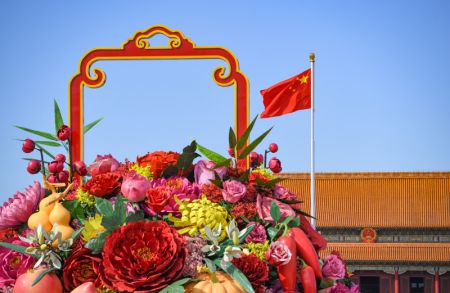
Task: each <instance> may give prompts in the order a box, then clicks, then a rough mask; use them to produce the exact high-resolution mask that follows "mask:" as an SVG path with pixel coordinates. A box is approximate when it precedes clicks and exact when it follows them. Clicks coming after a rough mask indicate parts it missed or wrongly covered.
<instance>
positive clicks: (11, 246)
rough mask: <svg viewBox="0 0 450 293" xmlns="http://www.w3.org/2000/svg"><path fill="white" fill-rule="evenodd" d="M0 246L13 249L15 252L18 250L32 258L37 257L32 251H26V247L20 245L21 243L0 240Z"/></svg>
mask: <svg viewBox="0 0 450 293" xmlns="http://www.w3.org/2000/svg"><path fill="white" fill-rule="evenodd" d="M0 246H3V247H6V248H9V249H12V250H15V251H17V252H20V253H22V254H26V255H30V256H32V257H34V258H39V257H38V256H37V255H34V254H32V253H28V252H27V251H26V249H27V247H25V246H22V245H17V244H12V243H8V242H0Z"/></svg>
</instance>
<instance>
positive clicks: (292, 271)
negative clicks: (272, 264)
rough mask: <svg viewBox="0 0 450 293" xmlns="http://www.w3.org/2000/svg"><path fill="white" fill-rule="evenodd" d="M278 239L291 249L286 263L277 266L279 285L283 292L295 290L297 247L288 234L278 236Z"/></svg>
mask: <svg viewBox="0 0 450 293" xmlns="http://www.w3.org/2000/svg"><path fill="white" fill-rule="evenodd" d="M278 241H279V242H282V243H284V244H285V245H286V246H287V247H288V248H289V250H290V251H291V260H290V261H289V262H288V263H287V264H285V265H279V266H278V267H277V271H278V278H279V279H280V283H281V287H282V288H283V290H284V291H285V292H289V291H295V287H296V283H297V274H296V271H297V249H296V248H295V241H294V239H292V238H291V237H290V236H288V235H286V236H281V237H280V238H278Z"/></svg>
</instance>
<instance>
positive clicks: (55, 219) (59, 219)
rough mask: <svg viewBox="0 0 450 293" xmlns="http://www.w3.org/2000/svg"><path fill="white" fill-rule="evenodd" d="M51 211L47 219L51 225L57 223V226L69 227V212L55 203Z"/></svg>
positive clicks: (58, 203)
mask: <svg viewBox="0 0 450 293" xmlns="http://www.w3.org/2000/svg"><path fill="white" fill-rule="evenodd" d="M54 205H55V206H54V207H53V210H52V211H51V212H50V215H49V216H48V219H49V221H50V223H52V224H53V225H54V224H55V223H57V224H58V225H66V226H67V225H69V223H70V213H69V211H68V210H67V209H66V208H65V207H64V206H63V205H62V204H61V203H60V202H56V203H55V204H54Z"/></svg>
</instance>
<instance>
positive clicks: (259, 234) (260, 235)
mask: <svg viewBox="0 0 450 293" xmlns="http://www.w3.org/2000/svg"><path fill="white" fill-rule="evenodd" d="M251 225H255V227H254V228H253V230H252V232H250V233H249V234H248V235H247V237H245V243H249V242H253V243H264V242H265V241H266V240H267V234H266V229H265V228H264V226H263V225H261V224H259V223H256V222H250V223H248V225H247V227H248V226H251Z"/></svg>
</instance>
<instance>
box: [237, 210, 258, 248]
mask: <svg viewBox="0 0 450 293" xmlns="http://www.w3.org/2000/svg"><path fill="white" fill-rule="evenodd" d="M241 217H243V216H241ZM247 223H248V222H247ZM255 227H256V225H251V226H248V227H246V228H245V229H244V230H245V232H244V233H243V234H241V235H239V243H242V242H243V241H244V239H245V238H247V236H248V234H250V233H251V232H252V231H253V229H255ZM244 230H243V231H244ZM243 231H241V233H242V232H243Z"/></svg>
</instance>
